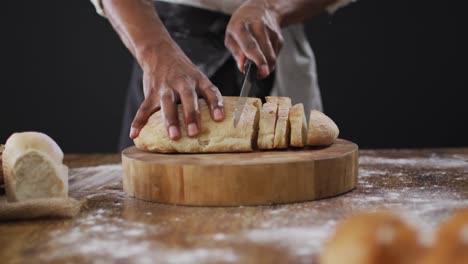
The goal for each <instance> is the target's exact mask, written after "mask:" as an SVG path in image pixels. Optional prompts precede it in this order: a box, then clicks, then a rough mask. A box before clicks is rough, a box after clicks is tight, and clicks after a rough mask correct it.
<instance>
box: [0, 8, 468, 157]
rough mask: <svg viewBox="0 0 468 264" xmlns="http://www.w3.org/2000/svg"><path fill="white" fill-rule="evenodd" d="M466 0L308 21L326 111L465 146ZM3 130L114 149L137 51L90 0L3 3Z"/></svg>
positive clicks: (421, 140)
mask: <svg viewBox="0 0 468 264" xmlns="http://www.w3.org/2000/svg"><path fill="white" fill-rule="evenodd" d="M462 2H463V1H435V0H428V1H407V0H405V1H392V0H381V1H377V0H359V1H357V2H356V3H355V4H352V5H350V6H348V7H346V8H344V9H342V10H340V11H338V12H337V13H336V14H335V15H333V16H329V15H321V16H319V17H317V18H314V19H312V20H310V21H309V22H307V33H308V36H309V39H310V42H311V45H312V47H313V48H314V51H315V54H316V57H317V64H318V71H319V82H320V86H321V90H322V95H323V101H324V106H325V112H326V113H327V114H328V115H329V116H331V117H332V118H333V119H334V120H335V121H336V122H337V124H338V125H339V127H340V130H341V137H343V138H346V139H350V140H352V141H355V142H356V143H358V144H359V145H360V146H361V147H362V148H408V147H409V148H413V147H450V146H468V125H467V120H468V118H467V116H468V107H467V88H468V78H467V56H466V49H467V47H468V46H467V42H466V40H465V35H466V33H467V27H466V25H467V23H466V19H465V17H466V15H465V14H463V12H465V10H466V9H465V7H464V6H461V5H463V4H462ZM0 23H1V28H0V30H1V42H0V48H1V49H0V50H1V51H0V52H1V64H0V65H2V66H1V73H0V90H1V93H0V115H1V118H0V124H1V125H0V142H4V141H5V140H6V138H7V137H8V136H9V135H10V134H11V133H13V132H15V131H25V130H35V131H42V132H45V133H47V134H48V135H50V136H51V137H52V138H54V139H55V140H56V141H57V142H58V143H59V145H60V146H61V147H62V148H63V150H64V151H65V152H114V151H116V150H117V141H118V136H119V132H120V125H121V116H122V112H123V102H124V96H125V90H126V87H127V84H128V80H129V75H130V68H131V63H132V58H131V56H130V54H129V52H127V50H126V49H125V47H124V46H123V45H122V44H121V42H120V40H119V38H118V36H117V35H116V34H115V33H114V32H113V30H112V28H111V27H110V25H109V23H108V22H107V20H106V19H103V18H101V17H99V16H98V15H96V13H95V12H94V9H93V7H92V5H91V4H90V3H89V2H88V1H85V0H80V1H78V0H74V1H59V0H56V1H47V0H46V1H5V3H2V7H1V9H0Z"/></svg>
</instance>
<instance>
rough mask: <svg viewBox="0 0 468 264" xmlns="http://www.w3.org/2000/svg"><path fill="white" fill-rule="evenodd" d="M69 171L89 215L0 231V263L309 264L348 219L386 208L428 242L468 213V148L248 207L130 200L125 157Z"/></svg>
mask: <svg viewBox="0 0 468 264" xmlns="http://www.w3.org/2000/svg"><path fill="white" fill-rule="evenodd" d="M65 162H66V164H67V165H68V166H70V167H71V168H72V169H71V170H70V181H69V182H70V196H72V197H74V198H77V199H84V200H87V207H86V208H84V209H83V211H82V212H81V214H80V215H79V216H78V217H76V218H74V219H69V220H54V219H43V220H36V221H20V222H7V223H0V262H1V263H5V264H8V263H309V264H310V263H317V262H316V259H317V256H318V254H319V253H320V251H321V248H322V247H323V245H324V242H325V241H326V240H327V239H328V237H329V236H330V235H331V234H332V233H333V231H334V228H335V226H336V225H337V223H339V222H340V221H341V220H342V219H344V218H346V217H348V216H349V215H351V214H354V213H357V212H362V211H375V210H378V209H389V210H392V211H395V212H397V213H398V212H399V213H400V214H401V215H402V216H404V217H406V218H409V219H410V220H411V222H413V223H416V227H417V229H418V230H419V232H420V233H421V234H424V237H427V236H429V237H430V236H431V235H432V234H433V232H434V228H435V226H436V225H437V224H438V223H440V222H441V221H444V220H445V219H447V217H449V216H450V215H451V214H452V212H454V211H455V210H457V209H458V208H461V207H467V206H468V148H463V149H461V148H459V149H455V148H453V149H428V150H361V151H360V159H359V162H360V165H359V178H358V186H357V188H356V189H355V190H354V191H352V192H349V193H346V194H344V195H341V196H338V197H334V198H330V199H323V200H319V201H312V202H304V203H294V204H284V205H275V206H247V207H186V206H172V205H164V204H158V203H150V202H145V201H142V200H138V199H135V198H131V197H129V196H128V195H126V194H125V193H124V192H123V190H122V169H121V166H120V165H119V164H118V163H119V162H120V155H99V154H93V155H66V156H65ZM97 165H100V166H97ZM87 166H92V167H87ZM0 202H4V196H0Z"/></svg>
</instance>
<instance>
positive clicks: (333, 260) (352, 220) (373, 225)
mask: <svg viewBox="0 0 468 264" xmlns="http://www.w3.org/2000/svg"><path fill="white" fill-rule="evenodd" d="M421 250H422V248H421V246H420V245H419V241H418V236H417V232H416V231H415V230H414V229H412V228H411V227H409V226H408V225H407V224H405V223H404V222H403V221H402V220H401V219H399V218H398V217H397V216H395V215H392V214H390V213H387V212H378V213H363V214H358V215H354V216H351V217H349V218H348V219H346V220H344V221H343V222H342V223H341V224H339V226H338V227H337V228H336V231H335V233H334V234H333V236H332V237H331V239H330V240H329V241H328V242H327V243H326V247H325V249H324V251H323V252H322V254H321V255H320V264H343V263H346V264H412V263H415V262H416V260H417V259H418V256H419V255H420V253H421Z"/></svg>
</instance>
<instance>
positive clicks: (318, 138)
mask: <svg viewBox="0 0 468 264" xmlns="http://www.w3.org/2000/svg"><path fill="white" fill-rule="evenodd" d="M339 134H340V131H339V129H338V127H337V126H336V124H335V122H333V120H331V119H330V118H329V117H328V116H326V115H325V114H324V113H322V112H320V111H317V110H312V111H310V117H309V131H308V132H307V145H309V146H329V145H331V144H333V143H334V142H335V140H336V139H337V138H338V135H339Z"/></svg>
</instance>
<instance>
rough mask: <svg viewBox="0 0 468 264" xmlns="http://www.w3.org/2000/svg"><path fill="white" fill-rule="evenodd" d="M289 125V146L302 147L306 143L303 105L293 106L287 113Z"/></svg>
mask: <svg viewBox="0 0 468 264" xmlns="http://www.w3.org/2000/svg"><path fill="white" fill-rule="evenodd" d="M289 123H290V125H291V141H290V143H289V145H290V146H293V147H304V146H305V144H306V141H307V120H306V115H305V112H304V105H303V104H296V105H294V106H293V107H292V108H291V110H290V111H289Z"/></svg>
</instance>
